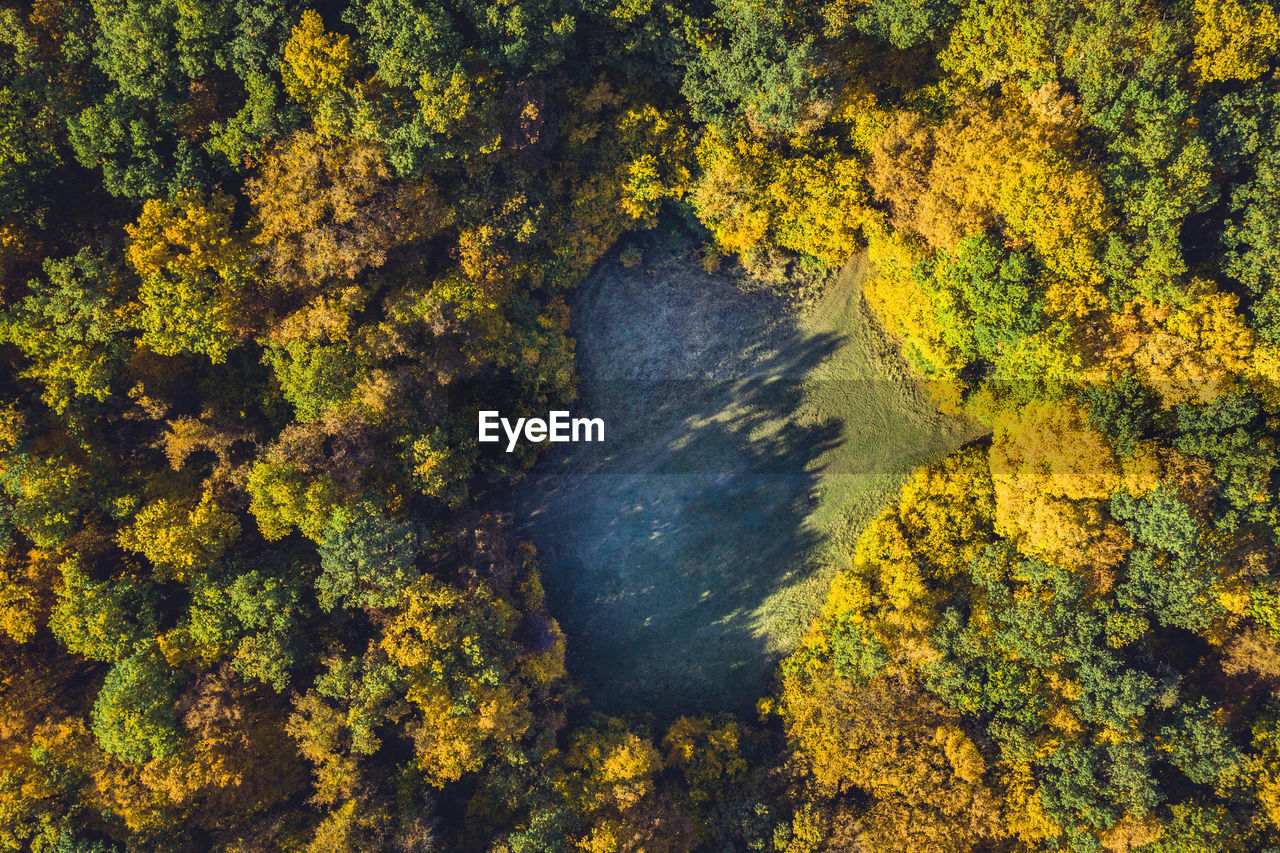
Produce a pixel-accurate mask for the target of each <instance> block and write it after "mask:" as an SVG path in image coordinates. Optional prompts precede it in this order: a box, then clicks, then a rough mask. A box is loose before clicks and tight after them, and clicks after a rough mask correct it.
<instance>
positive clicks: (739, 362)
mask: <svg viewBox="0 0 1280 853" xmlns="http://www.w3.org/2000/svg"><path fill="white" fill-rule="evenodd" d="M645 255H646V257H645V262H644V263H643V264H642V265H641V266H640V267H639V268H638V269H635V270H631V271H629V270H626V269H623V268H622V267H621V266H620V265H619V264H617V263H616V261H612V260H610V261H606V262H605V263H603V264H601V266H600V267H599V268H598V269H597V270H596V271H595V272H594V273H593V274H592V276H591V277H590V278H589V279H588V280H587V281H586V282H585V283H584V284H583V285H582V287H581V288H579V290H578V291H577V292H576V294H575V296H574V300H573V305H572V308H573V322H574V335H575V337H576V339H577V342H578V367H579V372H580V374H581V377H582V384H581V394H580V400H579V404H578V405H579V409H580V412H581V413H585V414H589V415H591V416H593V417H603V418H604V420H605V423H606V433H605V437H606V440H605V442H604V443H603V444H595V445H590V444H578V445H556V446H554V447H553V448H552V449H550V450H549V451H548V452H547V454H546V455H545V456H544V457H543V458H542V459H541V460H540V462H539V463H538V466H537V467H536V468H535V469H534V471H533V472H532V473H531V474H530V475H529V477H527V478H526V479H525V480H524V481H523V482H522V483H521V484H520V486H519V487H518V489H517V491H516V497H515V503H514V507H513V508H514V512H515V514H516V518H517V522H518V523H519V524H520V525H521V526H522V527H523V528H524V533H525V535H527V536H528V537H529V538H531V539H532V541H533V542H534V543H535V545H537V547H538V549H539V555H540V558H541V563H542V567H543V573H544V577H545V580H546V584H547V589H548V593H549V595H550V600H551V604H552V607H553V611H554V612H555V614H556V616H557V618H558V619H559V620H560V622H561V625H562V627H563V628H564V629H565V632H566V633H567V634H568V635H569V649H570V662H569V663H570V670H571V672H572V673H573V674H574V675H576V676H577V677H578V678H580V679H581V680H582V681H583V682H584V683H585V684H586V686H587V690H588V693H589V694H590V695H591V697H592V700H593V702H595V703H596V704H597V705H599V706H600V707H602V708H604V709H605V710H609V711H613V712H617V713H627V712H631V713H641V714H643V713H652V714H654V715H655V716H657V717H659V718H663V719H669V718H671V717H674V716H676V715H678V714H682V713H695V712H702V711H710V710H737V711H748V710H749V709H750V708H751V706H752V704H753V703H754V701H755V699H756V698H757V697H758V696H760V695H761V694H762V693H763V692H764V690H765V689H766V688H767V686H768V681H769V678H770V676H771V675H772V671H773V668H774V667H775V665H776V663H777V660H778V659H779V657H780V656H781V655H783V654H785V653H786V652H787V651H789V650H790V649H792V648H793V647H794V645H795V643H796V642H797V640H798V639H799V637H800V634H801V633H802V632H803V630H804V628H805V626H806V625H807V624H808V622H809V621H810V620H811V619H812V617H813V616H814V614H815V613H816V611H817V609H818V608H819V607H820V606H821V603H822V598H823V596H824V595H825V592H826V589H827V586H828V584H829V583H830V580H831V577H832V575H833V574H834V573H835V572H836V571H838V570H839V569H840V568H841V566H842V565H844V564H845V561H846V560H847V559H848V554H849V552H850V550H851V547H852V544H853V542H854V541H856V537H857V535H858V533H859V532H860V531H861V529H862V528H863V527H864V526H865V524H866V523H867V522H868V521H869V520H870V519H871V518H873V517H874V516H875V514H876V513H878V512H879V511H880V510H881V509H882V508H883V506H884V505H885V503H886V502H887V501H888V500H889V499H890V498H891V497H892V496H893V495H894V494H895V493H896V491H897V489H898V488H899V487H900V485H901V483H902V481H903V479H904V478H905V476H906V475H907V474H908V473H909V472H910V471H911V470H912V469H913V468H915V467H916V466H918V465H919V464H921V463H923V462H925V461H928V460H930V459H934V458H937V457H938V456H941V455H943V454H945V453H947V452H948V451H950V450H952V449H954V448H955V447H957V446H959V445H960V444H961V443H963V442H964V441H965V440H967V439H968V438H969V437H971V432H970V430H969V427H968V426H967V425H966V424H964V423H961V422H958V421H954V420H951V419H948V418H945V417H942V416H941V415H939V414H938V413H937V412H936V411H934V410H933V409H932V408H931V407H930V405H929V404H928V402H927V401H926V400H925V399H924V398H923V397H922V395H921V394H920V392H919V390H918V389H917V388H916V386H915V385H914V384H913V383H912V382H911V380H910V378H909V375H908V373H907V369H906V367H905V365H904V364H902V363H901V361H900V359H899V357H898V356H897V354H896V351H895V350H894V349H893V347H892V346H891V345H889V344H888V342H886V341H885V339H884V338H883V336H882V335H881V334H880V333H879V331H878V329H877V326H876V324H875V322H874V320H873V319H872V318H871V317H870V316H869V315H868V313H867V311H866V308H865V305H864V303H863V300H862V295H861V279H862V276H863V275H865V273H866V265H865V260H862V259H856V260H855V261H854V262H852V263H851V264H850V265H849V266H848V267H846V269H844V270H843V271H842V272H841V273H840V275H839V276H838V277H837V278H836V279H835V281H834V282H833V283H832V284H831V285H830V286H828V288H827V289H826V290H825V291H824V292H823V294H822V295H821V296H820V297H819V298H818V299H817V300H816V301H815V302H814V304H812V305H811V306H810V307H808V308H807V309H805V310H803V311H800V312H796V311H794V310H789V309H788V308H787V307H786V306H784V305H783V304H781V302H780V301H779V300H778V299H777V298H776V297H775V296H773V295H772V294H771V293H770V292H768V291H760V290H757V291H750V292H749V291H746V290H744V288H743V287H742V284H743V282H742V281H740V280H736V279H735V278H734V277H733V276H732V275H727V274H716V275H710V274H706V273H704V272H702V270H701V269H700V268H699V266H698V264H697V261H696V259H695V258H693V257H692V256H691V254H690V253H689V252H688V250H687V248H686V247H681V246H678V245H671V244H665V245H663V244H655V245H653V246H650V248H649V249H648V251H647V252H646V253H645Z"/></svg>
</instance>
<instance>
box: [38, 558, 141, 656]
mask: <svg viewBox="0 0 1280 853" xmlns="http://www.w3.org/2000/svg"><path fill="white" fill-rule="evenodd" d="M61 569H62V587H61V589H59V590H58V603H57V604H56V605H54V608H53V613H52V614H51V615H50V617H49V628H50V630H52V631H53V635H54V636H55V637H57V638H58V639H59V640H60V641H61V642H62V644H63V645H64V646H66V647H67V649H68V650H70V651H72V652H74V653H75V654H79V655H84V656H85V657H87V658H90V659H92V660H97V661H103V662H104V663H116V662H118V661H121V660H124V659H125V658H127V657H129V656H131V655H132V654H133V652H134V650H135V649H136V648H137V647H138V646H139V645H140V644H142V643H143V642H144V641H145V640H148V639H150V638H152V637H154V636H155V630H156V625H157V620H156V613H155V599H154V595H153V593H152V590H151V589H150V587H149V585H148V584H146V583H143V582H140V581H138V580H136V579H133V578H128V577H124V578H117V579H114V580H101V581H95V580H92V579H90V578H89V577H87V576H86V575H85V574H84V572H83V570H81V568H80V566H79V563H78V562H77V561H76V560H75V559H70V560H67V561H66V562H65V563H63V564H62V566H61Z"/></svg>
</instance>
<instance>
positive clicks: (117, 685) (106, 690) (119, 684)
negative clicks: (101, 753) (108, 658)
mask: <svg viewBox="0 0 1280 853" xmlns="http://www.w3.org/2000/svg"><path fill="white" fill-rule="evenodd" d="M177 692H178V678H177V674H176V673H175V672H174V671H173V670H172V669H170V668H169V665H168V664H167V663H165V660H164V658H163V657H161V656H160V654H159V653H158V652H157V651H156V650H155V648H154V647H150V648H143V649H140V650H138V651H136V652H135V653H134V654H133V655H131V656H130V657H127V658H125V659H123V660H121V661H119V662H118V663H116V665H115V666H113V667H112V668H111V671H110V672H108V673H107V677H106V680H105V681H104V682H103V683H102V689H101V690H99V691H98V698H97V699H96V700H94V703H93V734H94V736H95V737H97V739H98V743H99V744H101V746H102V748H103V749H105V750H106V751H107V752H109V753H111V754H112V755H115V756H117V757H118V758H121V759H123V760H124V761H128V762H131V763H133V764H142V763H144V762H147V761H150V760H152V759H153V758H164V757H166V756H169V755H172V754H173V753H174V751H175V750H176V749H177V748H178V744H179V742H180V741H181V734H180V733H179V731H178V722H177V717H176V715H175V713H174V709H173V702H174V698H175V697H176V695H177Z"/></svg>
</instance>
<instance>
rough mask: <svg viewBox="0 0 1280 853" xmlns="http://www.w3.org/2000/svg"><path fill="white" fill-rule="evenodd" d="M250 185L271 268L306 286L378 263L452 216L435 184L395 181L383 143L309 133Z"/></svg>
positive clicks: (281, 150)
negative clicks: (394, 250) (331, 137)
mask: <svg viewBox="0 0 1280 853" xmlns="http://www.w3.org/2000/svg"><path fill="white" fill-rule="evenodd" d="M247 191H248V193H249V197H250V199H251V200H252V201H253V205H254V208H255V210H256V211H257V214H258V218H259V221H260V228H261V230H260V232H259V234H258V237H257V240H258V242H259V244H260V245H261V246H262V247H263V251H264V253H265V255H266V257H267V259H268V260H269V262H270V264H271V268H272V271H273V272H274V274H275V275H276V276H277V277H278V278H279V279H280V280H281V281H282V282H283V283H285V284H287V285H289V286H292V287H302V288H306V289H312V288H315V287H316V286H317V285H318V284H319V283H320V282H321V281H323V280H325V279H329V278H353V277H355V276H356V275H358V274H359V273H361V272H362V271H364V270H366V269H369V268H376V267H379V266H381V265H382V264H383V263H385V261H386V259H387V253H388V252H390V251H391V250H393V249H395V248H397V247H399V246H403V245H405V244H407V243H411V242H414V241H416V240H421V239H424V238H427V237H431V236H433V235H435V234H436V233H439V231H440V230H442V229H443V228H444V227H445V226H446V225H447V224H448V223H449V222H450V221H451V218H452V217H451V213H450V212H449V210H448V208H447V207H446V206H445V204H444V202H443V201H442V200H441V198H440V196H439V194H438V192H437V191H436V189H435V187H434V186H433V185H432V184H430V183H428V182H425V181H418V182H409V183H402V184H397V183H393V182H392V181H391V172H390V170H389V169H388V167H387V165H386V163H385V161H384V155H383V151H382V150H381V149H380V148H379V147H378V146H375V145H372V144H370V143H364V142H354V141H348V140H329V139H323V138H320V137H317V136H315V135H314V134H310V133H305V132H299V133H297V134H295V135H294V136H293V137H292V138H290V139H289V140H288V141H287V142H285V143H283V144H282V145H280V146H278V147H277V148H276V150H275V151H274V152H272V154H271V155H270V156H269V157H268V158H267V160H266V162H265V164H264V165H263V167H262V171H261V174H260V175H259V177H257V178H254V179H253V180H251V181H249V183H248V185H247Z"/></svg>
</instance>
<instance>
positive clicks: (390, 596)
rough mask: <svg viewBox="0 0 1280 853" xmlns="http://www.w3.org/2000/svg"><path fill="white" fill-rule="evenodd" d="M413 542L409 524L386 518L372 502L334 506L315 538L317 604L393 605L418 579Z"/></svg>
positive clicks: (416, 534)
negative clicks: (318, 537)
mask: <svg viewBox="0 0 1280 853" xmlns="http://www.w3.org/2000/svg"><path fill="white" fill-rule="evenodd" d="M419 541H420V534H419V532H418V530H417V529H416V528H415V526H414V525H413V524H412V523H411V522H405V521H400V520H398V519H395V518H391V517H389V516H388V515H387V514H386V512H385V510H384V509H383V508H382V507H380V506H379V505H378V503H377V502H375V501H371V500H365V501H362V502H360V503H358V504H356V505H355V506H353V507H339V508H338V509H337V510H336V511H335V512H334V513H333V515H331V516H330V517H329V522H328V525H327V526H326V529H325V533H324V538H323V539H322V540H321V542H320V576H319V577H318V578H316V588H317V590H318V592H319V596H320V606H321V607H323V608H324V609H325V610H332V609H333V608H335V607H363V608H369V609H384V608H388V607H393V606H395V605H396V604H397V603H398V602H399V601H400V598H401V596H402V595H404V594H405V592H406V590H408V589H409V588H410V587H411V586H412V584H413V583H414V581H416V580H417V579H418V577H419V571H418V567H417V560H418V554H419V548H420V546H419Z"/></svg>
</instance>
